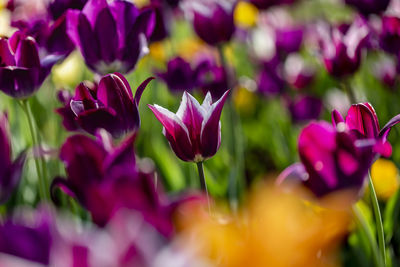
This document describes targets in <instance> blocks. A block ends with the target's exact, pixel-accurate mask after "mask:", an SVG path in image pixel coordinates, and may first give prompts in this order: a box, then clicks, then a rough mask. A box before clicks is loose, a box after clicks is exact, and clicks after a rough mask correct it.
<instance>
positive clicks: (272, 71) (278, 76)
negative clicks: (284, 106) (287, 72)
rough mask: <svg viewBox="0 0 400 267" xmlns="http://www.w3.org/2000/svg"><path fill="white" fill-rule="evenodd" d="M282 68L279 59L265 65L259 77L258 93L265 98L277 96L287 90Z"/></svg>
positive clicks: (276, 58)
mask: <svg viewBox="0 0 400 267" xmlns="http://www.w3.org/2000/svg"><path fill="white" fill-rule="evenodd" d="M281 70H282V66H281V63H280V61H279V59H278V57H274V58H273V59H272V60H270V61H269V62H265V63H264V64H263V68H262V69H261V72H260V73H259V76H258V81H257V84H258V91H259V92H260V93H262V94H264V95H265V96H275V95H278V94H280V93H282V92H283V90H284V89H285V85H286V83H285V80H284V79H283V77H282V73H281V72H282V71H281Z"/></svg>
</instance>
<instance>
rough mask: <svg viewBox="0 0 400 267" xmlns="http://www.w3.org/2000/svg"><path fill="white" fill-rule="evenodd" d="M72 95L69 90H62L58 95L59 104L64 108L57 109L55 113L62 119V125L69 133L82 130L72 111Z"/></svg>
mask: <svg viewBox="0 0 400 267" xmlns="http://www.w3.org/2000/svg"><path fill="white" fill-rule="evenodd" d="M72 97H73V96H72V95H71V93H70V92H69V91H68V90H60V91H59V92H58V93H57V98H58V100H59V102H61V103H62V104H63V107H60V108H57V109H56V110H55V111H56V112H57V113H58V114H59V115H60V116H61V118H62V125H63V126H64V128H65V129H66V130H68V131H77V130H80V128H81V127H80V126H79V124H78V123H77V121H76V120H75V117H76V116H75V113H74V112H73V111H72V109H71V106H70V103H71V100H72Z"/></svg>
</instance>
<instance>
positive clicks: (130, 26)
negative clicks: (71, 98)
mask: <svg viewBox="0 0 400 267" xmlns="http://www.w3.org/2000/svg"><path fill="white" fill-rule="evenodd" d="M154 24H155V21H154V13H153V11H152V10H144V11H142V12H139V11H138V10H137V8H136V7H135V6H134V5H133V4H132V3H131V2H129V1H121V0H117V1H113V2H111V3H108V2H107V1H106V0H89V1H88V2H87V4H86V5H85V7H84V8H83V11H79V10H69V11H68V12H67V32H68V34H69V36H70V37H71V39H72V41H73V42H74V43H75V45H76V46H77V47H78V48H79V50H80V52H81V53H82V55H83V57H84V59H85V62H86V65H87V66H88V67H89V68H90V69H91V70H93V71H94V72H96V73H99V74H106V73H110V72H114V71H118V72H122V73H128V72H130V71H131V70H132V69H133V68H134V67H135V65H136V63H137V61H138V60H139V59H140V58H141V57H142V56H143V55H144V54H146V53H147V51H148V48H147V40H148V38H149V37H150V35H151V33H152V32H153V29H154Z"/></svg>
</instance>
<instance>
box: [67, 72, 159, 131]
mask: <svg viewBox="0 0 400 267" xmlns="http://www.w3.org/2000/svg"><path fill="white" fill-rule="evenodd" d="M152 79H153V78H148V79H146V80H145V81H144V82H143V83H142V84H141V85H139V87H138V88H137V90H136V93H135V97H133V95H132V90H131V87H130V86H129V83H128V81H127V80H126V79H125V77H124V76H123V75H122V74H120V73H114V74H108V75H106V76H104V77H102V78H101V79H100V82H99V85H98V88H96V89H95V90H91V89H90V88H88V87H87V86H86V85H85V84H84V83H81V84H80V85H79V86H78V87H77V88H76V92H75V96H74V97H73V99H72V100H71V102H70V107H71V110H72V112H73V113H74V114H75V116H76V121H77V123H78V125H79V126H80V127H81V128H82V129H84V130H85V131H87V132H88V133H90V134H95V132H96V130H97V129H100V128H104V129H106V130H107V131H108V132H110V133H111V134H112V135H113V136H115V137H118V136H120V135H122V134H124V133H127V132H130V131H136V130H137V129H139V126H140V117H139V110H138V105H139V101H140V97H141V96H142V93H143V91H144V89H145V88H146V86H147V85H148V83H149V82H150V81H151V80H152Z"/></svg>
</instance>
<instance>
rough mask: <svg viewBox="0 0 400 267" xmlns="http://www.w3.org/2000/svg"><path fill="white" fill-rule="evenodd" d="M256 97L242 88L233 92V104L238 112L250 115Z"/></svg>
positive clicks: (253, 108)
mask: <svg viewBox="0 0 400 267" xmlns="http://www.w3.org/2000/svg"><path fill="white" fill-rule="evenodd" d="M255 101H256V95H255V94H254V93H253V92H251V91H250V90H248V88H246V87H244V86H240V87H238V88H237V90H235V91H234V103H235V106H236V108H237V109H238V110H240V111H241V112H244V113H252V112H253V111H254V110H255V108H256V107H255V105H254V103H255Z"/></svg>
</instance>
